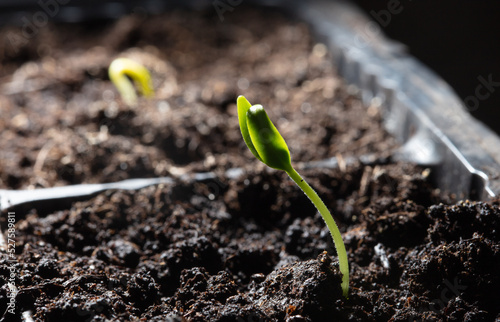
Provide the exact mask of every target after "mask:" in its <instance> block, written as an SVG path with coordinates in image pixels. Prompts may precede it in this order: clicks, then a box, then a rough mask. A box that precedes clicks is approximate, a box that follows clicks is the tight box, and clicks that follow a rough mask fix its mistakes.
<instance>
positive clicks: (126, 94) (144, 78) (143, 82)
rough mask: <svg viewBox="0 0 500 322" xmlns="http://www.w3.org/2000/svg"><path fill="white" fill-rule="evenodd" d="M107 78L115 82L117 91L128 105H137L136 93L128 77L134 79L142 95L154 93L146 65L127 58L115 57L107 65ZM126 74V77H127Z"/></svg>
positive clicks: (148, 95) (149, 95)
mask: <svg viewBox="0 0 500 322" xmlns="http://www.w3.org/2000/svg"><path fill="white" fill-rule="evenodd" d="M108 74H109V79H111V81H112V82H113V84H115V86H116V88H117V89H118V92H120V95H121V97H122V99H123V101H124V102H125V104H127V105H128V106H136V105H137V94H136V93H135V89H134V86H133V85H132V82H131V81H130V79H129V77H130V78H131V79H132V80H134V81H135V82H136V84H137V86H138V88H139V91H140V92H141V94H142V95H144V96H146V97H151V96H153V95H154V90H153V82H152V81H151V75H150V74H149V71H148V70H147V69H146V67H144V66H142V65H141V64H139V63H137V62H135V61H133V60H132V59H128V58H117V59H115V60H113V62H111V65H109V70H108ZM127 76H128V77H127Z"/></svg>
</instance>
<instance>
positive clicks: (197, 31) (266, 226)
mask: <svg viewBox="0 0 500 322" xmlns="http://www.w3.org/2000/svg"><path fill="white" fill-rule="evenodd" d="M187 21H189V23H186V22H187ZM60 27H61V26H60V25H59V26H56V25H50V26H48V27H47V28H44V29H41V30H40V34H39V36H38V37H36V38H34V39H33V40H32V41H30V42H28V43H26V44H24V45H23V46H22V47H21V48H17V54H16V55H13V54H12V53H9V52H8V50H6V51H5V52H4V53H3V54H4V57H2V60H1V64H2V69H1V71H0V73H2V74H1V76H2V78H1V79H0V88H1V91H2V93H3V96H0V103H1V104H2V113H3V114H4V115H5V116H6V117H4V118H2V120H0V122H1V123H0V127H1V128H2V138H3V140H2V141H1V142H0V148H1V150H2V154H1V155H0V159H1V160H0V161H1V162H0V187H1V188H9V189H22V188H23V189H24V188H41V187H52V186H62V185H67V184H77V183H93V182H112V181H116V180H121V179H127V178H134V177H155V176H164V175H169V176H172V177H173V178H174V180H175V183H174V184H163V185H157V186H151V187H148V188H144V189H141V190H139V191H116V190H114V191H106V192H103V193H100V194H98V195H96V196H93V197H92V198H89V199H88V200H83V201H74V202H71V203H70V204H69V205H68V206H66V205H63V206H60V207H54V208H59V209H58V210H56V211H54V210H50V209H48V208H46V207H45V206H42V205H39V204H38V205H37V204H33V205H28V206H27V207H25V208H23V210H22V211H19V210H15V209H11V210H9V211H14V212H15V217H16V231H15V242H16V247H15V250H16V256H15V259H14V260H11V259H9V258H8V257H7V256H2V258H1V260H0V298H3V299H4V300H2V301H0V314H3V315H2V320H4V321H20V320H22V318H21V317H22V316H23V314H24V316H28V317H31V318H32V319H33V320H35V321H55V320H60V321H105V320H113V321H125V320H142V321H494V320H495V319H498V318H500V310H499V308H498V305H497V304H498V302H499V299H500V296H499V294H498V289H499V286H500V283H499V277H498V274H497V268H498V267H499V266H500V246H499V245H500V244H499V240H498V238H499V237H498V231H499V228H500V227H499V225H500V207H499V206H500V204H499V201H498V200H493V201H490V202H488V203H486V202H476V201H459V202H456V201H453V200H452V198H451V197H450V196H446V195H444V194H443V193H442V192H440V191H439V190H437V189H434V188H433V187H432V182H431V180H430V177H431V176H430V174H431V173H432V169H426V168H422V167H419V166H416V165H412V164H408V163H401V162H395V161H393V160H392V158H391V156H392V154H393V152H394V151H395V150H396V149H397V148H398V147H397V144H396V143H395V142H394V140H393V139H392V138H391V137H390V136H389V135H388V134H387V133H386V132H385V131H384V130H383V127H382V124H381V112H380V110H379V108H378V106H376V105H375V104H372V105H370V106H363V104H361V102H360V100H359V99H358V98H357V96H356V95H355V91H353V90H352V88H350V87H348V86H346V85H345V84H344V82H343V81H342V80H341V79H340V78H339V77H338V76H337V74H336V72H335V67H334V66H332V64H331V63H330V61H331V58H330V57H329V56H328V53H327V52H326V51H325V46H324V45H322V44H318V43H315V42H314V40H313V37H312V36H311V34H310V32H309V30H308V29H307V26H305V25H304V24H302V23H300V22H295V21H293V20H289V18H287V17H284V16H282V15H280V14H278V13H276V12H273V11H272V10H266V11H259V10H255V9H251V8H247V7H244V6H241V7H238V8H237V10H235V11H234V12H232V13H231V14H229V13H228V14H227V15H226V20H225V21H224V23H220V22H219V21H218V20H217V16H216V15H215V14H214V13H213V12H211V13H210V12H207V13H203V14H200V13H196V14H195V13H189V12H183V11H175V12H171V13H167V14H163V15H158V16H149V17H145V16H141V15H132V16H128V17H125V18H122V19H120V20H118V21H117V22H114V23H110V24H104V25H102V26H98V27H95V26H94V27H93V29H92V32H91V33H89V31H88V30H86V29H85V28H86V27H85V26H80V25H71V28H60ZM270 30H272V32H269V31H270ZM8 32H16V30H15V29H3V30H1V31H0V33H1V34H2V36H3V35H5V34H6V33H8ZM120 55H124V56H127V57H131V58H135V59H137V60H139V61H140V62H142V63H143V64H144V65H146V66H147V67H148V68H149V69H150V70H151V71H152V74H153V79H154V82H155V87H156V91H157V95H156V97H155V99H153V100H146V99H141V100H140V103H139V106H138V107H136V108H131V107H127V106H125V105H123V103H122V102H121V99H120V98H119V97H118V96H117V94H116V91H115V89H114V88H113V86H112V85H111V84H110V83H109V80H108V79H107V76H106V75H107V74H106V69H107V66H108V65H109V63H110V62H111V60H112V59H113V58H116V57H118V56H120ZM239 94H245V95H246V96H247V98H249V100H250V101H251V102H252V103H265V105H266V108H267V110H268V112H269V114H270V117H271V118H272V119H273V120H274V121H275V123H276V125H277V127H278V128H279V129H280V132H281V133H282V134H283V136H284V138H285V139H286V140H287V142H288V144H289V147H290V150H291V152H292V159H293V160H294V161H300V162H299V163H298V170H299V172H300V173H301V174H302V175H303V176H304V177H305V178H307V180H308V181H309V183H310V184H311V185H312V186H313V187H314V188H315V190H316V191H317V192H318V194H319V195H320V196H321V198H322V199H323V200H324V201H325V203H326V206H327V207H328V208H329V209H330V210H331V212H332V214H333V215H334V217H335V220H336V222H337V223H338V225H339V227H340V229H341V231H342V233H343V237H344V241H345V244H346V249H347V252H348V257H349V262H350V267H351V282H350V293H349V298H348V299H345V298H343V297H342V291H341V289H340V281H341V275H340V272H339V270H338V262H337V261H336V258H337V256H336V253H335V249H334V247H333V242H332V240H331V237H330V233H329V231H328V229H327V228H326V226H325V224H324V222H323V220H322V219H321V216H320V215H319V214H318V213H317V212H316V209H315V208H314V207H313V206H312V204H311V203H310V201H309V200H308V199H307V197H306V196H305V195H304V194H303V193H302V192H301V191H300V189H299V188H298V187H296V186H295V185H294V183H293V182H292V181H291V180H290V179H289V178H288V177H287V176H286V174H284V173H282V172H279V171H274V170H271V169H269V168H266V167H265V166H264V165H263V164H261V163H260V162H259V161H258V160H256V159H255V158H254V157H253V156H252V155H251V153H250V152H249V151H248V149H247V148H246V146H245V145H244V142H243V140H242V138H241V134H240V132H239V128H238V121H237V115H236V107H235V104H234V102H235V100H236V97H237V96H238V95H239ZM330 157H336V160H337V164H336V166H334V167H330V168H327V167H324V168H314V167H309V166H307V164H303V162H308V161H318V160H322V159H325V158H330ZM367 157H368V158H367ZM367 160H368V161H367ZM234 167H240V168H241V169H242V171H240V172H238V174H237V175H235V176H233V177H231V178H229V177H228V176H226V175H225V171H227V170H229V169H231V168H234ZM204 171H213V172H214V173H215V176H213V177H210V178H204V179H201V180H194V179H180V178H179V175H181V174H184V173H192V172H204ZM0 223H1V227H2V229H3V230H4V231H5V230H6V227H7V211H5V212H4V213H2V216H1V217H0ZM4 253H5V254H6V252H4ZM11 267H14V270H15V277H14V280H13V281H11V280H10V279H9V278H10V276H11V274H10V273H11ZM13 285H15V288H16V289H17V291H18V292H17V294H16V296H15V303H16V305H15V314H11V313H9V312H8V311H7V302H8V296H9V294H10V293H11V290H12V287H13Z"/></svg>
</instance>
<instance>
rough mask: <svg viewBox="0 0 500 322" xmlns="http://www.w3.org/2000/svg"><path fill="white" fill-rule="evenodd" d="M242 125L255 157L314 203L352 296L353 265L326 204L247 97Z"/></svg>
mask: <svg viewBox="0 0 500 322" xmlns="http://www.w3.org/2000/svg"><path fill="white" fill-rule="evenodd" d="M237 105H238V121H239V124H240V130H241V134H242V135H243V140H244V141H245V143H246V145H247V146H248V148H249V149H250V151H251V152H252V154H253V155H254V156H255V157H256V158H257V159H259V160H260V161H262V162H263V163H264V164H266V165H267V166H269V167H271V168H274V169H278V170H283V171H285V172H286V173H287V174H288V175H289V176H290V178H292V180H293V181H295V183H296V184H297V185H298V186H299V188H300V189H302V191H304V193H305V194H306V196H307V197H308V198H309V199H310V200H311V202H312V203H313V204H314V206H315V207H316V208H317V209H318V211H319V213H320V214H321V216H322V217H323V219H324V221H325V223H326V226H327V227H328V229H329V230H330V234H331V235H332V238H333V242H334V244H335V250H336V251H337V255H338V258H339V269H340V272H341V273H342V283H341V288H342V293H343V295H344V297H346V298H347V296H348V294H349V262H348V259H347V252H346V250H345V245H344V241H343V240H342V235H341V234H340V230H339V228H338V227H337V224H336V223H335V220H334V219H333V217H332V215H331V214H330V212H329V211H328V208H326V206H325V204H324V203H323V201H322V200H321V198H320V197H319V196H318V194H317V193H316V191H314V190H313V189H312V188H311V186H309V184H308V183H307V182H306V181H305V180H304V179H303V178H302V177H301V176H300V174H299V173H298V172H297V171H296V170H295V169H294V168H293V167H292V162H291V157H290V151H289V150H288V146H287V145H286V142H285V140H284V139H283V137H282V136H281V134H280V133H279V132H278V130H277V129H276V127H275V126H274V124H273V123H272V122H271V120H270V119H269V117H268V116H267V113H266V111H265V110H264V108H263V107H262V106H261V105H253V106H252V105H251V104H250V102H248V101H247V99H246V98H245V97H243V96H240V97H238V101H237Z"/></svg>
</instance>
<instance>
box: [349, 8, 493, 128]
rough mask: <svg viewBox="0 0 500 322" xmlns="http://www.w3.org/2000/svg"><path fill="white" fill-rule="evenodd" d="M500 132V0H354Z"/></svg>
mask: <svg viewBox="0 0 500 322" xmlns="http://www.w3.org/2000/svg"><path fill="white" fill-rule="evenodd" d="M353 2H355V3H357V4H358V5H359V6H361V8H362V9H363V10H364V11H365V12H366V13H367V14H368V15H369V16H370V17H371V18H372V19H374V20H375V21H377V22H378V23H379V25H380V26H381V27H382V29H383V31H384V32H385V33H386V34H387V35H388V36H389V37H390V38H392V39H395V40H398V41H400V42H402V43H404V44H405V45H407V46H408V51H409V52H410V53H411V54H412V55H414V56H415V57H417V58H418V59H419V60H421V61H422V62H423V63H424V64H426V65H427V66H429V67H430V68H431V69H433V70H434V71H435V72H436V73H437V74H439V75H440V76H441V77H443V78H444V79H445V80H446V81H447V82H448V83H449V84H450V85H451V87H453V88H454V90H455V91H456V92H457V94H458V95H459V96H460V98H461V99H462V100H463V102H464V103H465V104H466V106H467V107H468V109H469V111H470V112H471V113H472V115H473V116H474V117H476V118H478V119H480V120H481V121H482V122H484V123H485V124H486V125H488V126H489V127H490V128H491V129H493V130H494V131H495V132H497V133H500V125H499V123H498V120H499V119H500V63H499V57H500V41H498V39H499V38H498V32H499V31H500V2H498V1H450V0H448V1H438V2H436V1H430V0H423V1H411V0H402V1H398V0H386V1H369V0H354V1H353Z"/></svg>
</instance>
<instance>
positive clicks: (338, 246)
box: [286, 168, 349, 298]
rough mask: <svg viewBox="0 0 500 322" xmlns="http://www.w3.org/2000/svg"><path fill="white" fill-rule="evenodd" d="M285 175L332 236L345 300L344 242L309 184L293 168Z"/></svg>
mask: <svg viewBox="0 0 500 322" xmlns="http://www.w3.org/2000/svg"><path fill="white" fill-rule="evenodd" d="M286 173H287V174H288V175H289V176H290V178H292V180H293V181H295V183H296V184H297V185H298V186H299V188H300V189H302V191H304V193H305V194H306V196H307V197H308V198H309V199H310V200H311V201H312V203H313V204H314V206H316V208H317V209H318V211H319V213H320V214H321V216H322V217H323V219H324V220H325V223H326V225H327V227H328V229H329V230H330V234H332V238H333V242H334V244H335V250H336V251H337V256H338V258H339V268H340V272H341V273H342V285H341V286H342V293H343V295H344V297H345V298H347V295H348V293H349V262H348V261H347V253H346V250H345V245H344V241H343V240H342V235H341V234H340V230H339V228H338V227H337V224H336V223H335V220H333V217H332V215H331V214H330V211H328V208H326V206H325V204H324V203H323V200H321V198H320V197H319V196H318V194H317V193H316V191H314V190H313V189H312V188H311V186H309V184H308V183H307V182H306V181H305V180H304V179H302V177H301V176H300V174H299V173H298V172H297V171H295V169H294V168H290V170H288V171H286Z"/></svg>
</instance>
